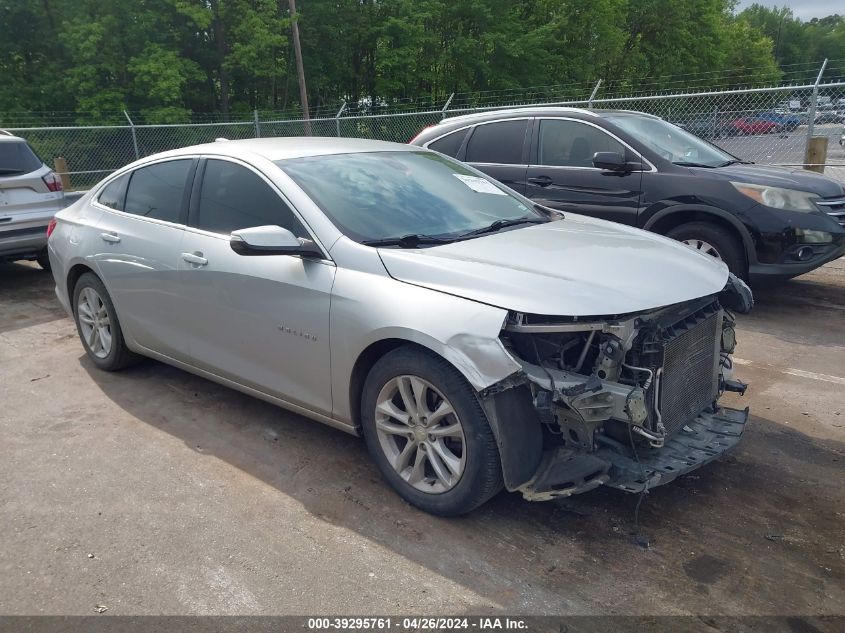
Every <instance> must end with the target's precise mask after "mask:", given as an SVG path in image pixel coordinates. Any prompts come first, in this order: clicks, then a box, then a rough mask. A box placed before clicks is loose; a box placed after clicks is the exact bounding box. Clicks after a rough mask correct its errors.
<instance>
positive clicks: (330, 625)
mask: <svg viewBox="0 0 845 633" xmlns="http://www.w3.org/2000/svg"><path fill="white" fill-rule="evenodd" d="M527 628H528V627H527V624H526V622H525V621H524V620H522V619H520V618H508V617H488V616H479V617H456V618H448V617H423V616H421V617H404V618H389V617H371V618H367V617H339V618H331V617H326V618H308V629H309V630H312V631H321V630H331V631H366V630H371V631H372V630H375V631H425V630H433V631H448V630H475V631H499V630H502V631H504V630H511V631H519V630H526V629H527Z"/></svg>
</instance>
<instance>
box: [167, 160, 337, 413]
mask: <svg viewBox="0 0 845 633" xmlns="http://www.w3.org/2000/svg"><path fill="white" fill-rule="evenodd" d="M198 177H201V178H202V180H201V181H200V182H199V183H198V185H197V186H196V187H195V188H194V199H193V200H192V204H191V218H190V221H189V224H190V226H189V227H188V228H187V229H186V230H185V237H184V240H183V242H182V248H181V253H180V260H179V267H180V269H181V271H182V279H183V282H184V283H183V287H182V292H183V295H184V301H185V307H186V316H187V317H188V318H192V319H193V327H192V328H191V332H190V337H189V341H190V345H189V346H190V352H191V359H192V363H193V364H194V365H196V366H197V367H198V368H200V369H204V370H206V371H210V372H212V373H214V374H217V375H219V376H222V377H224V378H228V379H230V380H233V381H235V382H238V383H240V384H243V385H246V386H247V387H251V388H253V389H257V390H259V391H262V392H264V393H267V394H270V395H272V396H275V397H279V398H282V399H284V400H286V401H288V402H290V403H292V404H296V405H300V406H304V407H307V408H309V409H312V410H315V411H317V412H320V413H324V414H326V415H330V414H331V386H330V383H331V381H330V364H329V360H330V359H329V301H330V296H331V289H332V284H333V283H334V276H335V270H336V269H335V266H334V264H333V263H332V262H329V261H323V260H313V259H303V258H300V257H296V256H290V255H269V256H251V255H239V254H238V253H236V252H235V251H233V250H232V248H231V246H230V244H229V239H230V233H231V232H232V231H234V230H237V229H243V228H249V227H254V226H266V225H278V226H281V227H284V228H286V229H288V230H290V231H291V232H293V233H294V235H296V236H297V237H308V238H310V235H309V234H308V232H307V230H306V229H305V228H304V227H303V225H302V223H301V222H300V221H299V219H298V218H297V217H296V215H295V213H294V212H293V211H292V210H291V208H290V206H289V205H288V204H287V203H286V202H285V200H284V199H283V198H282V197H281V196H280V194H279V193H278V192H277V191H276V190H275V187H274V186H273V185H271V184H270V183H269V181H267V180H266V179H265V178H264V177H263V176H262V175H260V174H259V173H258V172H256V171H254V170H253V169H252V168H251V167H248V166H246V165H245V164H242V163H238V162H234V161H229V160H218V159H208V160H207V161H206V162H205V164H204V166H201V167H200V173H199V174H198Z"/></svg>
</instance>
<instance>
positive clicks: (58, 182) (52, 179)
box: [41, 171, 62, 191]
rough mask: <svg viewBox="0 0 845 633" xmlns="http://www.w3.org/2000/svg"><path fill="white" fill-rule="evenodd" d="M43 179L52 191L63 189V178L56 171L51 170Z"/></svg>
mask: <svg viewBox="0 0 845 633" xmlns="http://www.w3.org/2000/svg"><path fill="white" fill-rule="evenodd" d="M41 180H43V181H44V184H45V185H47V189H49V190H50V191H61V190H62V179H61V178H59V175H58V174H57V173H56V172H54V171H51V172H50V173H49V174H47V175H46V176H42V178H41Z"/></svg>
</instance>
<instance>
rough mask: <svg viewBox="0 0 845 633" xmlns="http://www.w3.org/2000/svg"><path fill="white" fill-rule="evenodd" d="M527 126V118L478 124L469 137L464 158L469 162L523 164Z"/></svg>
mask: <svg viewBox="0 0 845 633" xmlns="http://www.w3.org/2000/svg"><path fill="white" fill-rule="evenodd" d="M527 128H528V120H527V119H522V120H516V121H500V122H497V123H485V124H483V125H478V126H476V128H475V129H474V130H473V132H472V136H470V137H469V143H468V144H467V152H466V158H465V159H464V160H465V161H466V162H468V163H500V164H504V165H521V164H522V163H523V160H522V146H523V144H524V143H525V130H526V129H527Z"/></svg>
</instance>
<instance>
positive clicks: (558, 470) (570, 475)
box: [519, 407, 748, 501]
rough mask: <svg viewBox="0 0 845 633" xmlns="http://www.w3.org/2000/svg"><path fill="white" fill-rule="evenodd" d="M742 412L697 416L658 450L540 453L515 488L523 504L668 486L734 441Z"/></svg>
mask: <svg viewBox="0 0 845 633" xmlns="http://www.w3.org/2000/svg"><path fill="white" fill-rule="evenodd" d="M747 421H748V409H744V410H739V409H728V408H726V407H720V408H718V409H717V410H716V412H715V413H708V412H706V411H705V412H702V413H700V414H699V415H698V416H697V417H696V418H695V419H694V420H692V421H690V422H688V423H687V424H686V425H685V426H684V427H683V428H682V429H680V430H679V431H678V432H677V433H675V434H673V435H672V436H671V437H669V438H667V439H666V442H665V444H664V445H663V446H662V447H661V448H646V447H640V448H638V450H637V454H636V455H634V452H633V451H632V450H631V447H630V446H625V445H623V444H621V443H619V442H612V444H613V446H608V445H604V446H602V447H601V448H599V449H598V450H595V451H593V452H591V453H585V452H580V451H574V450H567V449H564V448H559V449H557V450H555V451H549V452H547V453H545V454H544V456H543V460H542V462H541V465H540V467H539V468H538V469H537V473H536V474H535V476H534V477H533V478H532V479H531V481H529V482H528V483H527V484H525V485H524V486H521V487H520V488H519V490H520V491H521V492H522V494H523V496H524V497H525V498H526V499H528V500H529V501H546V500H549V499H555V498H559V497H567V496H570V495H573V494H579V493H582V492H586V491H588V490H592V489H593V488H596V487H598V486H601V485H605V486H611V487H613V488H619V489H620V490H625V491H627V492H633V493H637V492H642V491H643V490H646V489H651V488H655V487H656V486H662V485H663V484H666V483H669V482H670V481H672V480H673V479H675V478H676V477H679V476H680V475H684V474H686V473H689V472H691V471H693V470H695V469H696V468H699V467H701V466H703V465H704V464H706V463H708V462H711V461H713V460H715V459H717V458H718V457H721V456H722V455H723V454H724V453H726V452H727V451H729V450H730V449H732V448H733V447H734V446H736V445H737V444H738V443H739V440H740V438H741V437H742V433H743V431H744V430H745V424H746V422H747Z"/></svg>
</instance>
